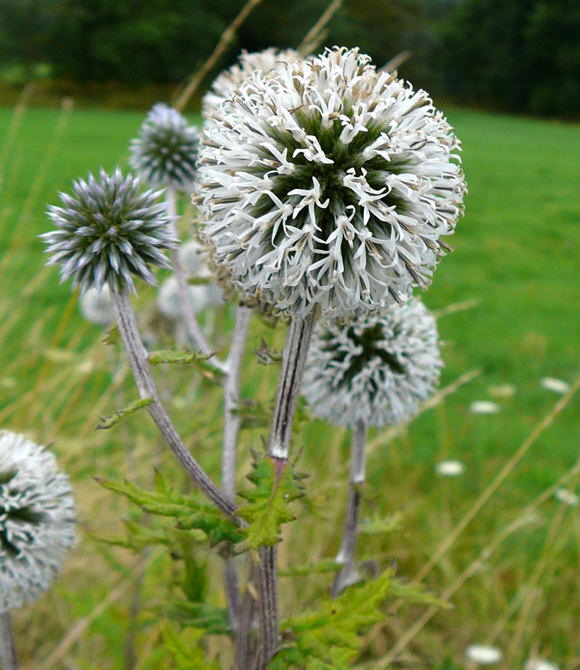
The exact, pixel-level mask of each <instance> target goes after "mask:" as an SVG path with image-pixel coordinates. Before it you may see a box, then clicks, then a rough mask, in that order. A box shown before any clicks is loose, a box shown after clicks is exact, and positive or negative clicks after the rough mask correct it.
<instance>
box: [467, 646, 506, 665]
mask: <svg viewBox="0 0 580 670" xmlns="http://www.w3.org/2000/svg"><path fill="white" fill-rule="evenodd" d="M465 655H466V656H467V659H468V660H469V661H473V662H474V663H478V664H479V665H492V664H493V663H499V662H500V661H501V660H502V658H503V653H502V652H501V650H500V649H497V648H496V647H488V646H487V645H484V644H472V645H471V646H470V647H467V650H466V652H465Z"/></svg>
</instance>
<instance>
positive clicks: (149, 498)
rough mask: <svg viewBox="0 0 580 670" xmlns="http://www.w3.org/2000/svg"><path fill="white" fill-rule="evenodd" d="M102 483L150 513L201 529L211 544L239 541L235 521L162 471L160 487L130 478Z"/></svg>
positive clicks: (184, 526) (185, 527) (178, 525)
mask: <svg viewBox="0 0 580 670" xmlns="http://www.w3.org/2000/svg"><path fill="white" fill-rule="evenodd" d="M97 481H98V482H99V484H101V486H103V487H104V488H106V489H108V490H109V491H113V492H114V493H117V494H119V495H122V496H124V497H125V498H128V499H129V500H130V501H131V502H133V503H135V504H136V505H139V507H140V508H141V509H142V510H144V511H145V512H148V513H149V514H156V515H159V516H167V517H172V518H174V519H175V526H176V528H178V529H180V530H201V531H203V532H204V533H205V535H206V536H207V539H208V541H209V543H210V545H211V546H214V545H216V544H219V543H220V542H227V543H229V544H236V543H237V542H240V541H241V539H242V536H241V534H240V532H239V531H238V529H237V527H236V526H235V525H234V523H233V522H232V521H230V520H229V519H227V518H226V517H224V516H223V514H222V513H221V512H220V511H219V510H218V509H216V508H215V507H213V506H212V505H209V504H206V503H203V502H200V501H199V500H198V495H197V494H196V493H193V494H189V495H184V494H182V493H179V492H177V491H175V490H173V489H172V488H171V487H170V486H169V485H168V484H167V482H165V480H164V479H163V478H162V476H161V475H160V474H157V476H156V490H155V491H146V490H145V489H142V488H139V487H138V486H135V484H131V483H130V482H128V481H126V480H125V481H124V482H123V483H121V482H115V481H112V480H106V479H99V478H97Z"/></svg>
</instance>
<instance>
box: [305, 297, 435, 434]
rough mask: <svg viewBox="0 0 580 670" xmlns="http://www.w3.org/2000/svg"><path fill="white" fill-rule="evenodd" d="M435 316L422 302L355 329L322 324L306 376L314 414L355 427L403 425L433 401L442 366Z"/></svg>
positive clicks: (392, 309)
mask: <svg viewBox="0 0 580 670" xmlns="http://www.w3.org/2000/svg"><path fill="white" fill-rule="evenodd" d="M442 364H443V363H442V361H441V358H440V355H439V346H438V334H437V326H436V323H435V319H434V317H433V315H432V314H431V313H430V312H429V311H428V310H427V309H426V308H425V306H424V305H423V304H422V303H421V302H420V301H419V300H416V299H412V300H410V301H409V302H408V303H407V304H406V305H404V306H402V307H399V306H396V305H395V306H392V307H390V308H388V309H387V310H386V311H385V313H384V314H382V315H371V316H369V317H365V318H362V319H360V320H358V321H355V322H354V323H352V324H347V325H346V326H345V325H339V324H338V323H336V322H333V323H330V324H322V323H321V324H319V325H318V326H317V330H316V331H315V333H314V335H313V338H312V343H311V345H310V353H309V357H308V361H307V364H306V372H305V374H304V383H303V389H304V395H305V396H306V399H307V400H308V403H309V405H310V407H311V410H312V412H313V414H315V415H316V416H319V417H321V418H325V419H327V420H328V421H330V423H334V424H338V425H346V426H354V425H355V423H357V422H358V421H361V422H363V423H364V424H365V425H367V426H384V425H385V424H398V423H401V422H404V421H406V420H407V419H409V418H410V417H411V416H412V415H413V414H414V413H415V412H416V411H417V410H418V409H419V406H420V404H421V403H422V402H423V401H424V400H425V399H426V398H428V397H429V395H430V394H431V393H432V391H433V390H434V388H435V386H436V385H437V382H438V380H439V372H440V369H441V366H442Z"/></svg>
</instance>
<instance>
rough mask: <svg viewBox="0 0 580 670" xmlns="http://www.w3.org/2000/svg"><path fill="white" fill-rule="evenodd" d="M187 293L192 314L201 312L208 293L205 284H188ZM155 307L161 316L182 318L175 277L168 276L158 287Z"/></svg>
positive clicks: (206, 302)
mask: <svg viewBox="0 0 580 670" xmlns="http://www.w3.org/2000/svg"><path fill="white" fill-rule="evenodd" d="M187 295H188V298H189V301H190V303H191V308H192V310H193V313H194V314H197V313H198V312H201V311H202V310H203V309H205V307H207V305H208V295H207V289H206V286H205V284H200V285H198V286H195V285H194V286H188V287H187ZM157 307H158V308H159V311H160V312H161V314H163V316H166V317H167V318H168V319H171V320H172V321H179V320H180V319H183V310H182V306H181V299H180V297H179V286H178V284H177V279H176V278H175V277H168V278H167V279H166V280H165V281H164V282H163V283H162V284H161V286H160V287H159V294H158V296H157Z"/></svg>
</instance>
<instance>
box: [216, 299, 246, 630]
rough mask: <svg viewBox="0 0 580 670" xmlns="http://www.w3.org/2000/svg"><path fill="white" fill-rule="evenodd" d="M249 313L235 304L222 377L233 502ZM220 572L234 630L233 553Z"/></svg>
mask: <svg viewBox="0 0 580 670" xmlns="http://www.w3.org/2000/svg"><path fill="white" fill-rule="evenodd" d="M251 316H252V310H251V309H250V308H249V307H244V306H243V305H239V306H238V307H237V308H236V320H235V325H234V332H233V334H232V343H231V346H230V353H229V355H228V359H227V361H226V369H227V371H228V372H227V374H226V377H225V380H224V439H223V447H222V449H223V451H222V491H223V492H224V495H225V496H226V497H227V498H228V500H230V501H231V502H232V503H233V502H234V500H235V495H236V456H237V446H238V433H239V430H240V423H241V418H240V415H239V413H237V412H236V410H237V409H238V407H239V403H240V372H241V368H242V360H243V356H244V349H245V348H246V341H247V338H248V326H249V324H250V317H251ZM223 575H224V585H225V591H226V599H227V603H228V613H229V619H230V625H231V627H232V629H233V630H234V631H236V629H237V627H238V618H239V610H240V593H239V588H238V575H237V571H236V559H235V558H234V557H233V556H228V557H226V559H225V564H224V570H223Z"/></svg>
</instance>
